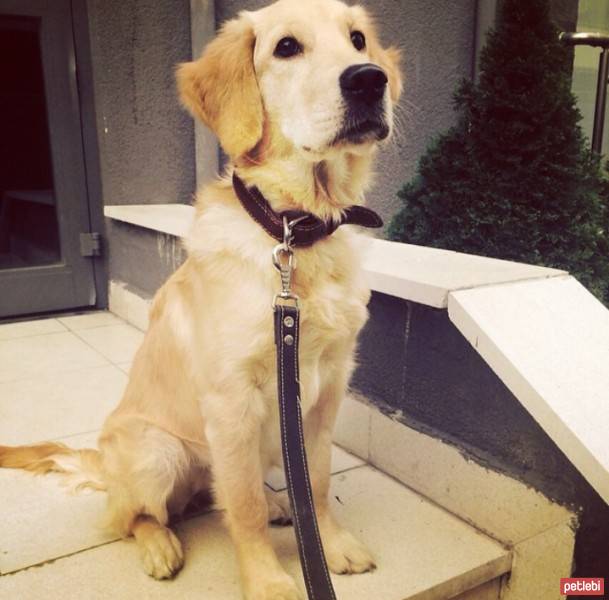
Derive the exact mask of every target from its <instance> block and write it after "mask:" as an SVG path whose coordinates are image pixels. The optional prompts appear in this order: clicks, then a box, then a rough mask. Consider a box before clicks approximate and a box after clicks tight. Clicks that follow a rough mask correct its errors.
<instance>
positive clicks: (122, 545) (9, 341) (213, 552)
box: [0, 312, 508, 600]
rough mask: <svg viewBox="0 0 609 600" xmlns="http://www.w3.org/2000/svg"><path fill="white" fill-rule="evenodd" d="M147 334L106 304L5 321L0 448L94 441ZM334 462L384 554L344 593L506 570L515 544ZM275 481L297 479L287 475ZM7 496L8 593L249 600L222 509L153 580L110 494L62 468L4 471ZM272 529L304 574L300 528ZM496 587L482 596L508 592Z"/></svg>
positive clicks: (191, 524) (428, 589)
mask: <svg viewBox="0 0 609 600" xmlns="http://www.w3.org/2000/svg"><path fill="white" fill-rule="evenodd" d="M142 338H143V334H142V333H141V332H140V331H138V330H137V329H135V328H133V327H132V326H130V325H128V324H126V323H124V322H123V321H121V320H120V319H118V318H116V317H115V316H113V315H111V314H109V313H105V312H98V313H92V314H87V315H79V316H70V317H61V318H57V319H45V320H38V321H31V322H22V323H15V324H7V325H0V444H25V443H33V442H38V441H42V440H49V439H52V440H62V441H64V442H65V443H67V444H68V445H70V446H72V447H91V446H94V445H95V441H96V438H97V432H98V430H99V429H100V427H101V425H102V423H103V420H104V418H105V416H106V415H107V414H108V413H109V412H110V411H111V410H112V408H113V407H114V406H115V405H116V404H117V402H118V401H119V400H120V396H121V394H122V391H123V388H124V386H125V384H126V381H127V375H126V372H127V371H128V368H129V365H130V362H131V360H132V358H133V355H134V353H135V351H136V350H137V347H138V345H139V344H140V342H141V340H142ZM333 471H334V473H336V474H335V475H334V477H333V489H332V496H333V497H334V498H335V500H334V505H335V510H336V512H337V513H338V514H339V516H340V518H341V520H342V521H343V522H344V523H345V524H347V525H348V526H349V527H350V529H351V530H352V531H353V532H354V533H356V534H357V535H358V536H359V537H361V538H363V539H364V540H365V541H366V543H367V544H368V545H369V546H370V547H371V548H372V549H373V551H374V553H375V555H376V556H377V559H378V562H379V569H378V570H377V571H376V572H375V573H374V574H366V575H361V576H357V577H335V578H334V580H335V582H336V586H337V590H338V595H339V597H340V598H341V599H342V598H344V599H349V600H356V599H360V598H361V599H368V600H369V599H372V598H375V599H376V598H379V599H381V598H382V600H403V599H404V598H417V599H419V600H423V599H426V598H427V599H433V598H442V597H452V596H453V595H454V594H455V593H457V592H460V591H462V590H465V589H469V588H471V587H473V586H475V585H479V584H481V583H483V581H487V580H490V579H492V578H493V577H495V576H496V575H497V574H500V573H501V572H503V571H505V569H506V566H505V565H506V564H507V563H506V561H507V560H508V557H507V554H506V552H505V550H504V549H503V548H501V547H500V546H498V545H497V544H496V543H495V542H493V541H491V540H490V539H488V538H486V537H484V536H482V535H481V534H479V533H477V532H476V531H475V530H473V529H471V527H469V526H468V525H466V524H465V523H463V522H462V521H460V520H458V519H456V518H455V517H453V516H452V515H450V514H448V513H446V512H445V511H443V510H442V509H439V508H438V507H436V506H435V505H432V504H430V503H429V502H427V501H426V500H424V499H423V498H421V497H420V496H418V495H417V494H415V493H413V492H412V491H410V490H408V489H407V488H405V487H403V486H401V485H400V484H398V483H396V482H395V481H394V480H392V479H390V478H389V477H387V476H385V475H383V474H382V473H379V472H378V471H376V470H375V469H373V468H371V467H369V466H368V465H365V464H364V463H363V462H362V461H361V460H359V459H358V458H356V457H353V456H351V455H349V454H347V453H346V452H344V451H342V450H341V449H339V448H335V451H334V457H333ZM268 483H269V486H270V487H272V488H273V489H275V490H281V489H283V488H284V486H285V483H284V479H283V475H282V473H281V472H280V471H279V470H276V471H273V472H272V473H271V474H270V475H269V478H268ZM0 498H1V502H2V504H1V506H2V517H1V518H0V574H2V576H0V598H1V599H2V600H5V599H6V600H13V599H14V600H29V599H30V598H31V599H34V598H35V599H36V600H39V599H40V598H44V599H45V600H55V599H57V600H59V599H61V600H72V599H73V600H77V599H78V600H90V599H97V598H99V599H112V600H115V599H116V600H127V599H132V598H137V599H138V600H139V599H140V598H146V599H148V598H168V599H170V598H175V599H180V600H182V599H189V598H197V599H199V598H204V599H208V600H237V599H238V598H239V597H240V596H239V591H238V586H237V572H236V566H235V561H234V557H233V553H232V547H231V544H230V542H229V540H228V537H227V534H226V532H225V530H224V528H223V527H222V525H221V523H220V518H219V516H218V515H217V514H214V513H212V514H207V515H203V516H198V517H196V518H192V519H190V520H187V521H184V522H183V523H181V524H179V525H178V534H179V535H180V537H181V538H182V540H183V542H184V544H185V550H186V556H187V562H186V567H185V568H184V571H183V572H182V573H181V574H180V575H179V576H178V577H177V578H176V579H175V580H174V581H171V582H155V581H153V580H151V579H149V578H148V577H147V576H146V575H144V574H143V572H142V571H141V569H140V567H139V564H138V557H137V551H136V548H135V546H134V544H133V542H132V541H130V540H123V541H116V540H115V539H112V538H109V537H108V536H107V535H106V534H104V533H103V531H102V530H101V529H100V528H98V526H97V523H98V521H99V518H100V517H101V515H102V512H103V505H104V501H105V495H104V494H103V493H101V492H95V493H90V494H76V495H75V494H70V493H69V491H68V490H66V489H65V488H64V487H61V486H60V485H59V483H58V481H57V479H55V478H54V476H52V475H51V476H45V477H34V476H32V475H30V474H28V473H24V472H20V471H13V470H8V469H0ZM415 516H416V518H415ZM273 538H274V542H275V544H276V547H277V548H278V552H279V555H280V557H281V560H282V561H283V562H284V563H285V564H286V567H287V568H288V570H289V571H290V572H292V573H293V574H295V575H296V576H298V563H297V555H296V546H295V540H294V537H293V530H292V529H291V528H282V529H274V530H273ZM455 549H458V551H455ZM35 566H38V568H34V567H35ZM482 573H484V578H483V579H482V578H481V577H482V575H481V574H482ZM491 587H492V589H491V588H488V589H490V593H489V595H484V596H482V595H477V596H475V598H480V599H481V598H485V599H486V598H497V595H496V590H497V589H498V588H496V587H495V586H494V584H492V586H491ZM485 589H486V588H485ZM379 590H382V594H381V595H379ZM485 593H486V592H485ZM473 598H474V597H472V599H473ZM468 599H469V596H468Z"/></svg>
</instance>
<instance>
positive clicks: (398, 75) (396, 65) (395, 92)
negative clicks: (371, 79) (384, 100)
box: [377, 46, 404, 104]
mask: <svg viewBox="0 0 609 600" xmlns="http://www.w3.org/2000/svg"><path fill="white" fill-rule="evenodd" d="M377 60H378V63H379V66H380V67H381V68H382V69H383V70H384V71H385V73H387V79H389V93H390V95H391V100H392V101H393V103H394V104H396V103H397V102H398V100H399V99H400V96H401V95H402V89H403V87H404V83H403V80H402V70H401V62H402V52H401V50H400V49H399V48H397V47H395V46H390V47H389V48H380V47H379V51H378V58H377Z"/></svg>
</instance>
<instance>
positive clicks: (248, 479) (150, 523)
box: [0, 0, 402, 600]
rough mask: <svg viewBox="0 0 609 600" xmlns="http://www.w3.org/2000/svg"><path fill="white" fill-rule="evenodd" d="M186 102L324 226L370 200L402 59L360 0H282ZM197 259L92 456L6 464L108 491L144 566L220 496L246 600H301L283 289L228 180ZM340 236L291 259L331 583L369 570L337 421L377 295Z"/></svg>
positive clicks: (184, 271) (215, 60) (209, 69)
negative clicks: (281, 416) (293, 546)
mask: <svg viewBox="0 0 609 600" xmlns="http://www.w3.org/2000/svg"><path fill="white" fill-rule="evenodd" d="M177 79H178V87H179V91H180V95H181V98H182V101H183V103H184V105H185V106H186V107H188V109H189V110H190V111H191V112H192V113H193V114H194V115H195V116H196V117H198V118H200V119H201V120H202V121H203V122H204V123H206V124H207V125H208V126H209V127H210V128H211V129H212V130H213V131H214V132H215V133H216V135H217V136H218V138H219V140H220V143H221V144H222V147H223V148H224V150H225V152H226V153H227V154H228V155H229V157H230V159H231V164H230V166H229V168H228V175H229V176H230V175H231V174H232V172H233V170H234V171H235V172H236V173H238V175H239V177H240V178H241V179H242V180H243V181H244V182H245V184H246V185H247V186H256V187H257V188H258V189H259V190H260V191H261V193H262V194H264V196H265V197H266V199H267V200H268V201H269V203H270V205H271V206H272V208H273V209H274V210H275V211H277V212H281V211H284V210H288V209H296V210H304V211H307V212H310V213H313V214H314V215H317V216H318V217H321V218H322V219H324V220H327V221H329V220H332V219H334V220H337V219H338V218H339V217H340V215H341V211H343V210H344V209H345V208H346V207H347V206H349V205H352V204H361V203H362V201H363V191H364V190H365V188H366V185H367V183H368V178H369V169H370V164H371V161H372V158H373V155H374V152H375V149H376V147H377V145H378V143H379V142H380V141H382V140H383V139H385V138H387V137H388V136H389V134H390V132H391V129H392V111H393V106H394V104H395V103H396V102H397V100H398V97H399V95H400V92H401V85H402V84H401V78H400V74H399V67H398V52H397V51H396V50H395V49H383V48H382V47H381V46H380V44H379V41H378V39H377V35H376V32H375V29H374V25H373V22H372V21H371V19H370V17H369V16H368V15H367V14H366V12H365V10H364V9H363V8H361V7H359V6H353V7H349V6H347V5H345V4H343V3H341V2H339V1H337V0H306V1H303V0H279V2H276V3H275V4H272V5H270V6H268V7H266V8H263V9H261V10H258V11H255V12H242V13H241V14H240V15H239V17H238V18H237V19H235V20H232V21H229V22H228V23H226V24H225V25H224V27H223V28H222V30H221V31H220V33H219V34H218V36H217V37H216V38H215V39H214V40H213V41H212V42H211V43H210V44H209V46H208V47H207V48H206V49H205V51H204V53H203V55H202V56H201V58H199V59H198V60H196V61H194V62H190V63H185V64H182V65H180V66H179V68H178V71H177ZM196 209H197V210H196V218H195V222H194V224H193V227H192V231H191V234H190V236H189V237H188V239H187V240H186V246H187V249H188V259H187V260H186V262H185V263H184V264H183V265H182V267H180V269H178V271H177V272H176V273H175V274H174V275H173V276H172V277H171V278H170V279H169V280H168V281H167V282H166V283H165V285H164V286H163V287H162V288H161V289H160V290H159V292H158V293H157V295H156V297H155V299H154V303H153V307H152V310H151V316H150V327H149V330H148V332H147V334H146V337H145V339H144V342H143V344H142V347H141V348H140V349H139V351H138V353H137V355H136V357H135V360H134V363H133V367H132V369H131V373H130V377H129V383H128V386H127V389H126V391H125V394H124V397H123V399H122V401H121V403H120V405H119V406H118V407H117V408H116V410H115V411H114V412H113V413H112V414H111V415H110V416H109V417H108V419H107V421H106V423H105V425H104V428H103V431H102V433H101V436H100V439H99V451H95V450H85V451H80V452H76V451H72V450H70V449H68V448H65V447H62V446H59V445H57V444H42V445H39V446H33V447H26V448H23V447H22V448H9V447H0V465H2V466H5V467H16V468H27V469H30V470H38V471H46V470H58V471H64V472H66V473H71V474H72V476H73V477H77V478H79V480H81V481H82V482H84V483H88V484H89V485H94V486H95V487H97V488H100V489H106V490H107V492H108V520H109V522H110V524H111V525H112V526H113V527H114V528H115V529H116V530H117V531H119V532H120V533H121V534H123V535H130V534H131V535H133V536H134V537H135V539H136V541H137V544H138V546H139V547H140V550H141V554H142V559H143V564H144V567H145V569H146V571H147V572H148V573H149V574H150V575H152V576H153V577H156V578H166V577H171V576H173V575H174V574H175V573H176V572H177V571H178V570H179V569H180V567H181V566H182V563H183V556H182V550H181V546H180V542H179V540H178V539H177V538H176V536H175V535H174V533H173V532H172V531H171V530H170V529H169V528H168V522H169V516H170V515H171V514H173V513H179V512H180V511H181V510H182V509H183V508H184V506H185V505H186V504H187V503H188V501H189V500H190V499H191V498H192V496H193V495H194V494H196V493H197V492H199V491H201V490H206V489H210V488H211V489H213V494H214V497H215V500H216V502H217V504H218V506H219V507H220V508H222V509H223V510H224V512H225V518H226V523H227V525H228V529H229V531H230V534H231V536H232V539H233V541H234V545H235V548H236V552H237V558H238V562H239V567H240V573H241V579H242V586H243V592H244V596H245V598H246V599H247V600H271V599H273V600H296V599H298V598H302V595H301V593H300V592H299V590H298V588H297V586H296V585H295V583H294V581H293V580H292V578H291V577H290V576H288V575H287V574H286V572H285V571H284V569H283V568H282V567H281V565H280V563H279V560H278V559H277V556H276V554H275V552H274V550H273V548H272V546H271V543H270V539H269V534H268V521H269V519H274V518H278V517H279V518H280V517H282V516H283V517H287V509H286V508H285V505H284V504H282V503H281V502H279V501H278V500H277V499H276V498H273V497H272V496H269V495H268V494H266V493H265V487H264V483H263V481H264V475H265V472H266V471H267V469H268V468H269V467H270V466H271V465H273V464H275V465H281V464H282V458H281V444H280V430H279V423H278V406H277V397H276V390H277V379H276V373H275V347H274V338H273V317H272V310H271V304H272V299H273V296H274V294H275V293H276V292H277V291H278V290H279V288H280V282H279V277H278V275H277V272H276V271H275V269H274V268H273V265H272V249H273V247H274V246H275V245H276V243H277V242H276V240H274V239H273V238H272V237H270V236H269V235H268V234H267V233H266V231H265V230H264V229H263V228H262V227H261V226H260V225H259V224H258V223H257V222H256V221H254V220H253V219H252V218H251V217H250V216H249V215H248V214H247V212H246V211H245V210H244V208H243V207H242V205H241V204H240V202H239V200H238V198H237V196H236V195H235V192H234V190H233V187H232V185H231V181H230V177H226V178H224V179H221V180H218V181H217V182H215V183H213V184H211V185H210V186H209V187H207V188H206V189H204V190H203V191H201V192H200V193H199V195H198V198H197V203H196ZM358 236H359V234H357V233H356V232H355V231H353V230H352V228H350V227H343V228H341V229H339V230H337V231H336V232H335V233H333V234H332V235H330V236H328V237H326V238H325V239H323V240H321V241H319V242H317V243H316V244H314V245H313V246H311V247H307V248H298V249H296V251H295V253H296V258H297V265H298V267H297V270H296V271H295V274H294V281H293V289H294V292H295V293H296V294H298V296H299V297H300V306H301V323H302V325H301V327H302V331H301V341H300V361H301V366H300V373H301V402H302V411H303V415H304V426H305V437H306V446H307V452H308V462H309V468H310V473H311V482H312V489H313V494H314V501H315V507H316V512H317V518H318V521H319V529H320V534H321V538H322V542H323V546H324V550H325V553H326V557H327V561H328V565H329V567H330V569H331V570H332V571H333V572H335V573H360V572H364V571H368V570H369V569H372V568H373V567H374V562H373V559H372V557H371V555H370V553H369V552H368V550H367V549H366V548H365V547H364V546H363V545H362V544H361V543H360V542H359V541H357V540H356V539H355V538H354V537H353V536H352V535H351V534H350V533H348V532H347V531H345V530H344V529H343V528H342V527H341V526H340V525H339V524H338V523H337V522H336V520H335V519H334V517H333V516H332V512H331V510H330V506H329V503H328V498H327V496H328V486H329V478H330V453H331V440H332V430H333V426H334V421H335V417H336V414H337V411H338V408H339V405H340V402H341V399H342V398H343V396H344V394H345V390H346V387H347V384H348V381H349V377H350V374H351V371H352V368H353V354H354V349H355V344H356V337H357V334H358V332H359V331H360V329H361V327H362V326H363V324H364V322H365V320H366V318H367V309H366V305H367V302H368V299H369V290H368V288H367V286H366V281H365V280H364V277H363V274H362V271H361V269H360V258H359V254H358V247H359V246H360V243H361V238H359V237H358Z"/></svg>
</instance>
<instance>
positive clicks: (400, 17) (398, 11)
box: [216, 0, 476, 222]
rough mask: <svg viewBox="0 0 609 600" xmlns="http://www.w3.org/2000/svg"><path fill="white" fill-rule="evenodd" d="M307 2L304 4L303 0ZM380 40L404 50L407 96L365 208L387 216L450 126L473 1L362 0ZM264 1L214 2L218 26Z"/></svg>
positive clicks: (469, 60)
mask: <svg viewBox="0 0 609 600" xmlns="http://www.w3.org/2000/svg"><path fill="white" fill-rule="evenodd" d="M303 1H306V0H303ZM360 3H361V4H363V5H365V6H366V7H367V8H368V9H369V10H370V11H371V12H372V13H373V14H374V15H375V16H376V17H377V20H378V24H379V29H380V31H381V34H382V39H383V41H384V42H385V43H386V44H397V45H399V46H401V47H402V48H403V50H404V58H405V60H404V72H405V75H406V87H405V93H404V96H403V98H402V101H401V103H400V108H399V109H398V115H399V117H398V121H399V123H398V127H397V132H396V135H395V136H394V139H393V140H392V141H391V142H390V144H389V145H388V147H387V148H385V149H384V151H383V152H382V153H381V156H380V159H379V162H378V165H377V178H376V183H375V186H374V189H373V190H371V192H370V193H369V194H368V204H369V205H370V206H371V207H373V208H375V209H376V210H378V211H379V212H380V213H381V215H382V216H383V217H384V218H385V221H386V222H388V220H389V219H390V218H391V216H392V215H393V214H394V213H395V212H396V210H397V208H398V206H399V199H398V198H397V197H396V192H397V191H398V189H399V188H400V187H401V186H402V185H403V184H404V183H405V182H407V181H408V180H409V179H410V178H411V177H412V176H413V175H414V173H415V170H416V166H417V162H418V160H419V157H420V155H421V154H422V153H423V151H424V150H425V148H426V147H427V145H428V144H429V142H430V141H431V140H432V139H433V137H434V136H436V135H438V134H439V133H441V132H443V131H445V130H446V129H447V128H448V127H450V126H451V125H452V124H453V123H454V119H455V117H454V113H453V110H452V94H453V91H454V89H455V85H456V83H457V81H459V79H460V78H462V77H471V76H472V75H473V67H474V47H475V37H476V31H475V23H476V18H475V15H476V0H451V1H448V0H376V1H374V0H363V1H362V2H360ZM266 4H269V2H268V0H216V21H217V22H218V23H221V22H223V21H224V20H226V19H228V18H231V17H233V16H234V15H236V13H238V12H239V11H240V10H243V9H247V10H255V9H257V8H260V7H261V6H264V5H266Z"/></svg>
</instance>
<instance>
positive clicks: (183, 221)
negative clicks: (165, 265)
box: [104, 204, 195, 238]
mask: <svg viewBox="0 0 609 600" xmlns="http://www.w3.org/2000/svg"><path fill="white" fill-rule="evenodd" d="M104 216H106V217H108V218H109V219H114V220H115V221H121V222H122V223H130V224H131V225H138V226H139V227H144V228H146V229H152V230H153V231H158V232H159V233H166V234H168V235H174V236H176V237H180V238H181V237H184V236H185V235H186V234H187V233H188V230H189V229H190V225H191V223H192V220H193V218H194V216H195V209H194V206H188V205H186V204H128V205H115V206H105V207H104Z"/></svg>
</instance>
